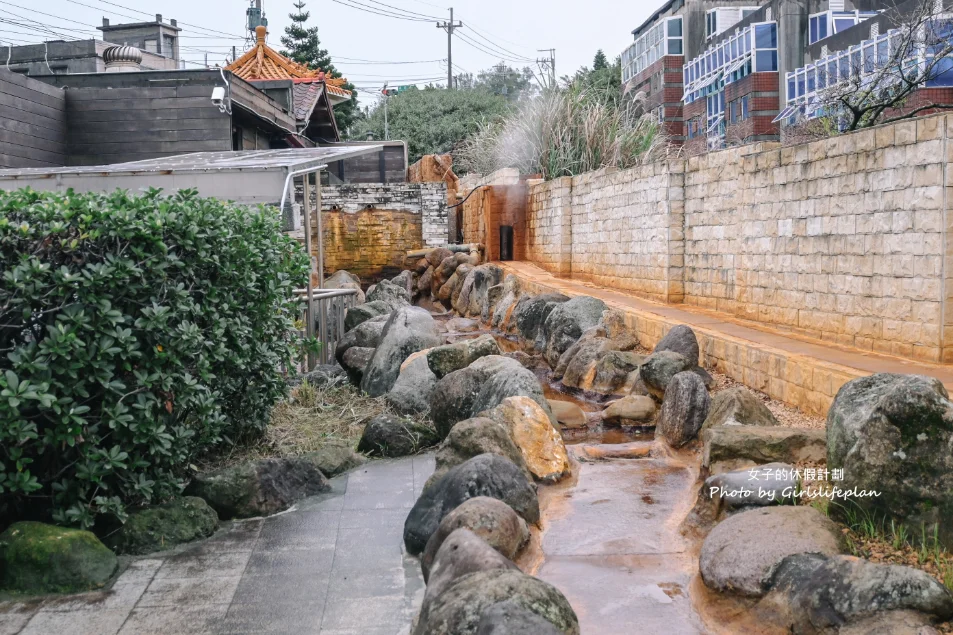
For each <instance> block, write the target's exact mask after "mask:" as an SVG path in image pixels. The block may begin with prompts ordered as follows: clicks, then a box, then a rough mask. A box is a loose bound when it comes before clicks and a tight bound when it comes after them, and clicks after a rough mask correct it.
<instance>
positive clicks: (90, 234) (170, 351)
mask: <svg viewBox="0 0 953 635" xmlns="http://www.w3.org/2000/svg"><path fill="white" fill-rule="evenodd" d="M0 272H2V273H0V275H2V278H0V504H2V506H3V507H7V508H8V509H10V508H17V509H18V510H19V511H20V512H23V511H24V509H25V508H26V509H28V510H29V513H30V515H31V516H35V515H37V513H38V512H39V513H40V514H42V515H52V517H53V518H54V520H56V521H57V522H60V523H66V524H77V525H80V526H82V527H89V526H91V525H92V524H93V523H94V522H95V521H96V519H97V517H99V516H101V515H104V514H111V515H115V516H117V517H119V519H120V520H121V519H123V518H124V516H125V508H126V506H127V505H140V504H147V503H151V502H156V501H159V500H163V499H165V498H168V497H169V496H171V495H173V494H176V493H178V492H179V491H180V489H181V485H182V482H181V478H182V476H183V474H184V473H185V471H186V470H187V468H188V466H189V464H190V461H192V460H193V459H194V458H195V457H196V456H197V455H199V454H200V453H201V452H203V451H204V450H207V449H209V448H211V447H213V446H216V445H218V444H221V443H223V442H225V441H227V440H237V439H239V438H242V437H246V436H250V435H255V434H257V433H260V432H261V431H262V430H263V429H264V427H265V425H266V424H267V421H268V417H269V414H270V411H271V408H272V406H273V405H274V404H275V402H276V401H277V400H278V399H280V398H281V397H282V396H283V395H284V393H285V382H284V380H283V377H282V374H281V372H280V369H281V366H282V364H288V363H289V362H290V361H291V359H292V357H293V355H294V353H295V350H296V347H297V345H298V343H297V342H296V341H295V339H294V337H293V335H292V328H293V323H294V319H295V318H296V316H297V314H298V312H299V306H298V304H297V303H296V302H295V300H294V299H293V294H292V290H293V288H294V287H295V286H300V285H303V284H305V280H306V279H307V278H306V276H307V257H306V256H305V254H304V253H303V251H302V250H301V249H300V248H299V247H298V245H297V243H295V241H293V240H292V239H290V238H288V237H286V236H284V235H283V234H282V233H281V231H280V223H279V218H278V215H277V214H276V213H275V212H274V210H271V209H267V208H260V209H257V210H250V209H247V208H244V207H240V206H235V205H232V204H229V203H225V202H222V201H219V200H216V199H207V198H201V197H199V196H198V195H197V193H196V192H194V191H186V192H179V193H177V194H175V195H173V196H169V197H165V196H162V194H161V192H160V191H159V190H151V191H149V192H147V193H146V194H145V195H141V196H137V195H132V194H129V193H127V192H122V191H117V192H115V193H112V194H76V193H74V192H72V191H69V192H67V193H65V194H59V193H56V194H54V193H38V192H34V191H32V190H20V191H16V192H0ZM38 507H39V509H38Z"/></svg>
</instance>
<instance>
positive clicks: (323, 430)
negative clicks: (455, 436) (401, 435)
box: [200, 382, 396, 470]
mask: <svg viewBox="0 0 953 635" xmlns="http://www.w3.org/2000/svg"><path fill="white" fill-rule="evenodd" d="M381 414H396V413H395V412H394V411H393V409H392V408H391V407H390V406H389V405H388V404H387V402H386V401H385V400H384V399H383V398H376V399H375V398H371V397H368V396H367V395H364V394H362V393H361V392H360V391H359V390H358V389H357V388H355V387H354V386H352V385H350V384H348V383H346V382H344V383H335V384H331V385H326V386H318V387H315V386H311V385H310V384H308V383H307V382H304V383H302V384H301V385H300V386H298V387H296V388H293V389H292V391H291V395H290V396H289V397H288V399H286V400H285V401H282V402H280V403H279V404H278V405H277V406H275V408H274V410H273V411H272V414H271V424H270V425H269V426H268V428H267V430H266V431H265V434H264V436H263V437H262V438H260V439H258V441H257V442H256V443H252V444H247V445H235V446H231V447H229V448H228V449H227V450H226V451H223V452H221V453H219V454H217V455H214V456H210V457H207V458H206V459H205V461H203V465H201V466H200V467H201V469H203V470H204V469H214V468H221V467H226V466H229V465H234V464H236V463H241V462H243V461H248V460H254V459H262V458H274V457H284V456H298V455H301V454H305V453H307V452H314V451H316V450H319V449H320V448H321V447H322V446H324V445H326V444H328V443H341V442H344V443H347V444H348V445H349V446H351V447H356V446H357V442H358V441H359V440H360V438H361V434H363V432H364V423H365V422H366V421H367V420H368V419H370V418H373V417H376V416H378V415H381Z"/></svg>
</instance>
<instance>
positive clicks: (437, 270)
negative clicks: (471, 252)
mask: <svg viewBox="0 0 953 635" xmlns="http://www.w3.org/2000/svg"><path fill="white" fill-rule="evenodd" d="M468 261H469V257H468V256H467V254H453V255H450V256H447V257H446V258H444V259H443V260H441V261H440V264H438V265H435V266H434V270H433V280H432V281H431V283H430V292H431V294H432V295H434V296H436V295H437V292H438V291H439V290H440V288H441V287H442V286H443V285H445V284H446V283H447V281H448V280H450V278H452V277H453V274H454V273H456V271H457V267H459V266H460V265H462V264H463V263H464V262H468Z"/></svg>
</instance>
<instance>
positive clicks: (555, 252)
mask: <svg viewBox="0 0 953 635" xmlns="http://www.w3.org/2000/svg"><path fill="white" fill-rule="evenodd" d="M683 172H684V164H683V162H681V161H673V162H663V163H657V164H651V165H646V166H641V167H638V168H633V169H629V170H622V171H619V170H600V171H598V172H591V173H587V174H582V175H579V176H576V177H572V178H569V177H564V178H562V179H558V180H555V181H549V182H546V183H540V184H537V185H532V186H530V189H529V205H528V210H527V232H526V235H527V241H528V242H527V245H526V253H527V254H528V256H529V259H530V260H532V261H533V262H537V263H539V264H540V266H542V267H543V268H545V269H546V270H548V271H551V272H553V273H559V274H569V273H571V274H572V275H573V277H574V278H578V279H584V280H590V281H592V282H594V283H596V284H602V285H605V286H611V287H615V288H619V289H625V290H629V291H632V292H635V293H638V294H639V295H643V296H645V297H649V298H653V299H657V300H661V301H663V302H665V301H668V302H678V301H681V296H682V285H681V267H682V266H683V260H682V249H681V245H682V215H683V211H684V191H683ZM673 280H674V281H675V284H672V281H673Z"/></svg>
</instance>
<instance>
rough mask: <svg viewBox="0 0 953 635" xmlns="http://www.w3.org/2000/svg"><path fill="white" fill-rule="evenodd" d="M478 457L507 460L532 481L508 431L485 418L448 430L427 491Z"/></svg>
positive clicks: (438, 452) (470, 420)
mask: <svg viewBox="0 0 953 635" xmlns="http://www.w3.org/2000/svg"><path fill="white" fill-rule="evenodd" d="M481 454H497V455H499V456H502V457H504V458H506V459H509V460H510V461H512V462H513V464H514V465H516V466H517V467H518V468H519V469H520V470H521V471H522V472H523V473H524V474H525V476H526V478H527V479H530V480H531V479H532V478H533V475H532V473H531V472H530V471H529V467H527V465H526V461H525V459H524V458H523V452H522V451H521V450H520V448H519V446H517V445H516V442H515V441H514V440H513V435H512V434H511V433H510V429H509V428H508V427H507V426H506V425H505V424H503V423H501V422H499V421H495V420H493V419H489V418H487V417H474V418H472V419H465V420H463V421H460V422H459V423H457V424H455V425H454V426H453V427H452V428H451V429H450V433H449V434H448V435H447V438H446V439H444V441H443V443H441V444H440V447H439V448H438V449H437V453H436V456H435V461H436V469H435V470H434V473H433V474H432V475H431V477H430V479H429V480H428V481H427V485H426V487H430V486H431V485H432V484H434V483H437V482H438V481H439V480H440V479H441V478H443V476H444V475H445V474H446V473H447V472H449V471H450V469H451V468H454V467H456V466H458V465H460V464H461V463H466V462H467V461H469V460H470V459H472V458H473V457H475V456H480V455H481Z"/></svg>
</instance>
